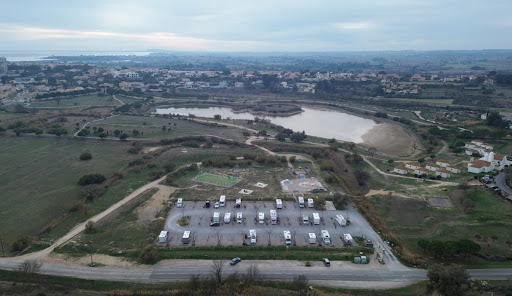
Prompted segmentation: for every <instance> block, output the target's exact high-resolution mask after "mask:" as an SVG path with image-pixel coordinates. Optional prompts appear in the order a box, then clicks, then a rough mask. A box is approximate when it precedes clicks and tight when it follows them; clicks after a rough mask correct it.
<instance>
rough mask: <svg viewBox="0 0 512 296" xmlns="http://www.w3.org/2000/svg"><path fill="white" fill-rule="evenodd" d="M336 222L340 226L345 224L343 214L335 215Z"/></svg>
mask: <svg viewBox="0 0 512 296" xmlns="http://www.w3.org/2000/svg"><path fill="white" fill-rule="evenodd" d="M336 222H338V224H339V225H340V226H347V220H346V219H345V217H343V215H336Z"/></svg>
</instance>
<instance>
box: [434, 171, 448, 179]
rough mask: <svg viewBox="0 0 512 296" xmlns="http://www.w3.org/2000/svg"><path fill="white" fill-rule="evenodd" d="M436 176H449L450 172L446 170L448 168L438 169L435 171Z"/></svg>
mask: <svg viewBox="0 0 512 296" xmlns="http://www.w3.org/2000/svg"><path fill="white" fill-rule="evenodd" d="M436 176H441V178H450V177H451V174H450V171H448V170H445V169H438V170H437V171H436Z"/></svg>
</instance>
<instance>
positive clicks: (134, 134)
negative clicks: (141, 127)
mask: <svg viewBox="0 0 512 296" xmlns="http://www.w3.org/2000/svg"><path fill="white" fill-rule="evenodd" d="M139 134H140V132H139V131H138V130H136V129H134V130H132V136H134V137H136V136H138V135H139Z"/></svg>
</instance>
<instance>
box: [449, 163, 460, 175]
mask: <svg viewBox="0 0 512 296" xmlns="http://www.w3.org/2000/svg"><path fill="white" fill-rule="evenodd" d="M446 170H447V171H449V172H452V173H454V174H460V172H461V170H460V168H459V167H457V166H454V165H449V166H447V167H446Z"/></svg>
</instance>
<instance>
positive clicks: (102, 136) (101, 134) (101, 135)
mask: <svg viewBox="0 0 512 296" xmlns="http://www.w3.org/2000/svg"><path fill="white" fill-rule="evenodd" d="M98 137H100V138H101V139H105V138H106V137H107V134H106V133H100V134H99V135H98Z"/></svg>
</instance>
